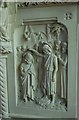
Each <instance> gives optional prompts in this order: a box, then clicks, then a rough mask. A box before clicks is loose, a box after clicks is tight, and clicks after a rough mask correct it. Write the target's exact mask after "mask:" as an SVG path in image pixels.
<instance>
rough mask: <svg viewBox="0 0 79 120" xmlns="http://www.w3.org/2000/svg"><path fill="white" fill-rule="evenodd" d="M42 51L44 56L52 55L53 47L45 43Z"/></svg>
mask: <svg viewBox="0 0 79 120" xmlns="http://www.w3.org/2000/svg"><path fill="white" fill-rule="evenodd" d="M42 50H43V53H44V54H51V53H52V46H51V45H50V44H48V43H43V46H42Z"/></svg>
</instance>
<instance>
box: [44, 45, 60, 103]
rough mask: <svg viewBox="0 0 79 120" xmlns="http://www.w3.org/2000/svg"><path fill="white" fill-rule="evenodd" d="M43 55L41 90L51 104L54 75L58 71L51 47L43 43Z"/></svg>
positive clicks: (54, 87)
mask: <svg viewBox="0 0 79 120" xmlns="http://www.w3.org/2000/svg"><path fill="white" fill-rule="evenodd" d="M42 49H43V54H44V56H45V57H44V61H43V62H44V80H43V81H42V90H43V94H44V96H47V97H48V98H49V99H51V101H53V103H54V102H55V95H56V74H57V70H58V63H57V57H56V55H55V54H54V52H53V50H52V47H51V45H49V44H48V43H43V48H42Z"/></svg>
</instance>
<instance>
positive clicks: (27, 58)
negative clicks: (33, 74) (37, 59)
mask: <svg viewBox="0 0 79 120" xmlns="http://www.w3.org/2000/svg"><path fill="white" fill-rule="evenodd" d="M24 61H25V62H26V63H28V64H32V63H33V61H34V58H33V56H32V55H31V54H30V53H26V54H25V56H24Z"/></svg>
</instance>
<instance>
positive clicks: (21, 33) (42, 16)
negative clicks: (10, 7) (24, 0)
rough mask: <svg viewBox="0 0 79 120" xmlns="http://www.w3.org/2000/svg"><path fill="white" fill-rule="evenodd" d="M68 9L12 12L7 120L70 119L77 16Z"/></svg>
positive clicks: (30, 8) (32, 6) (50, 7)
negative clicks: (12, 28)
mask: <svg viewBox="0 0 79 120" xmlns="http://www.w3.org/2000/svg"><path fill="white" fill-rule="evenodd" d="M20 4H21V3H20ZM42 4H43V3H42ZM23 5H25V4H23ZM37 6H38V7H37ZM68 8H69V9H68V10H69V11H68V10H67V9H66V6H64V5H62V6H61V7H60V5H59V6H57V10H56V8H55V6H54V4H53V3H52V5H50V4H45V6H43V5H40V4H28V5H26V6H24V7H23V6H20V5H19V6H18V7H17V13H16V23H15V30H14V34H13V41H12V48H13V52H12V53H11V54H10V55H9V56H8V60H7V66H8V67H7V70H8V75H7V77H8V80H7V81H8V90H9V91H8V101H9V103H8V105H9V109H8V112H9V116H11V117H19V116H21V117H22V118H26V117H33V118H36V117H39V118H41V117H44V118H45V117H50V118H57V117H61V116H62V118H66V117H72V116H75V113H74V111H75V110H76V107H75V109H74V103H75V102H76V100H75V99H74V98H75V95H76V94H75V93H76V87H75V86H76V80H77V78H76V73H77V71H76V70H77V66H75V63H76V59H77V55H76V48H77V46H76V45H77V44H76V43H77V41H76V39H77V38H76V26H75V25H74V21H76V15H74V14H73V13H74V11H73V7H72V6H71V7H70V6H68ZM74 9H76V8H75V7H74ZM61 11H62V14H61ZM69 13H71V14H69ZM68 14H69V15H71V17H69V15H68ZM67 15H68V19H67ZM69 18H70V19H69ZM75 24H77V23H75ZM7 42H8V41H7ZM72 48H73V49H72ZM1 50H2V48H1ZM72 73H74V74H72ZM72 92H73V93H74V96H73V95H72ZM73 113H74V114H73Z"/></svg>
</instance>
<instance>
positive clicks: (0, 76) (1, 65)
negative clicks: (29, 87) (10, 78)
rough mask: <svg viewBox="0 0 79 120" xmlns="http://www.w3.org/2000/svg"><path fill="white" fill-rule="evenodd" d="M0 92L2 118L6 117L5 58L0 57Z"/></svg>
mask: <svg viewBox="0 0 79 120" xmlns="http://www.w3.org/2000/svg"><path fill="white" fill-rule="evenodd" d="M0 91H1V112H2V116H7V114H8V93H7V75H6V56H4V57H0Z"/></svg>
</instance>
